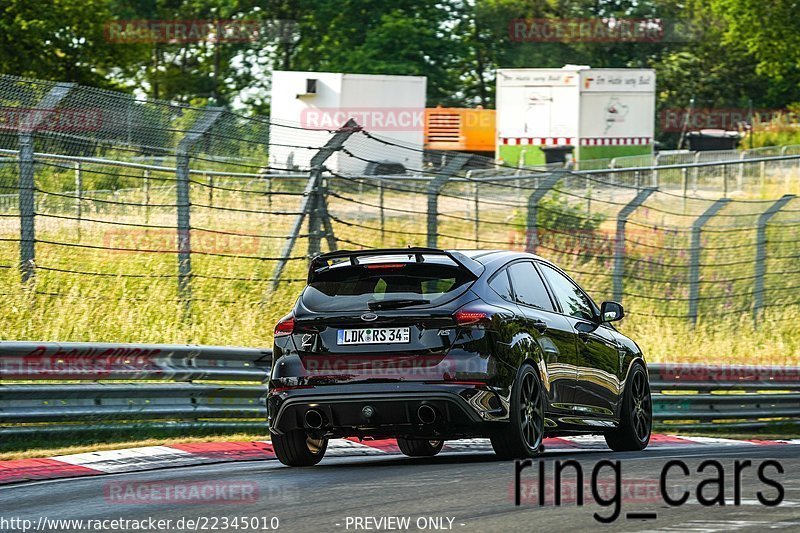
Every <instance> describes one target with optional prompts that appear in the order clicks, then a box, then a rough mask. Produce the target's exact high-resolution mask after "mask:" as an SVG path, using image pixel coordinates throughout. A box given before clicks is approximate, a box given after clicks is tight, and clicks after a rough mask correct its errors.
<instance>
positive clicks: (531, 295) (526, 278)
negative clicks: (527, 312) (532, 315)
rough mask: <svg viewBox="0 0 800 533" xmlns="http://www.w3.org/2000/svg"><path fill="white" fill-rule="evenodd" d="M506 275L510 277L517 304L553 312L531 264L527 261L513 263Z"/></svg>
mask: <svg viewBox="0 0 800 533" xmlns="http://www.w3.org/2000/svg"><path fill="white" fill-rule="evenodd" d="M508 273H509V275H510V276H511V286H512V287H513V289H514V294H515V295H516V299H517V302H519V303H521V304H524V305H530V306H533V307H538V308H540V309H545V310H547V311H554V310H555V309H554V308H553V303H552V302H551V301H550V296H548V294H547V289H545V287H544V282H543V281H542V278H540V277H539V273H538V272H536V268H535V267H534V266H533V263H531V262H529V261H525V262H522V263H514V264H513V265H511V266H510V267H508Z"/></svg>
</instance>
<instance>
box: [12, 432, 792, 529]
mask: <svg viewBox="0 0 800 533" xmlns="http://www.w3.org/2000/svg"><path fill="white" fill-rule="evenodd" d="M568 459H574V460H577V462H578V463H579V464H580V466H581V467H582V469H583V471H584V477H585V479H584V487H585V490H586V494H591V492H592V491H591V484H592V475H591V474H592V470H593V469H594V467H595V465H596V464H597V463H598V461H601V460H604V459H612V460H619V461H620V472H621V487H622V490H621V491H616V490H615V489H614V487H615V485H614V484H613V483H614V479H615V475H614V472H613V470H612V469H611V467H605V469H603V470H600V471H599V473H598V475H597V483H596V488H597V491H598V497H599V499H598V501H600V500H602V501H604V502H606V503H609V502H612V501H613V496H614V495H615V494H617V493H619V494H621V495H622V496H621V497H622V501H621V504H620V506H619V517H618V518H617V519H616V521H614V522H613V523H612V524H611V525H604V524H600V523H599V522H597V521H596V520H595V518H594V517H593V515H594V514H595V513H597V514H599V515H601V516H603V517H607V516H610V515H612V514H613V511H614V509H615V506H614V505H613V504H609V505H606V506H603V505H601V504H600V503H597V502H595V501H591V498H590V497H587V496H586V494H585V495H584V497H585V500H584V505H583V506H578V505H576V504H575V503H574V500H575V498H576V497H577V495H576V492H575V474H574V472H575V465H572V466H570V467H568V468H566V469H565V470H564V474H563V480H564V481H563V484H562V488H561V494H562V495H563V496H564V499H563V500H562V503H561V505H560V506H557V505H554V504H553V494H552V492H551V489H552V480H553V471H554V465H555V463H556V462H557V461H565V460H568ZM671 459H677V460H679V461H682V462H683V463H685V464H686V466H687V467H688V468H689V471H690V475H688V476H685V475H684V474H683V472H682V471H681V469H680V467H674V468H673V469H671V470H670V471H669V475H668V476H667V481H666V483H667V489H668V492H669V493H670V494H671V496H672V497H673V498H678V497H679V496H680V495H681V494H682V493H683V492H684V491H688V492H690V493H691V496H690V497H689V498H688V500H687V502H686V503H685V504H684V505H682V506H680V507H670V506H668V505H667V504H666V503H665V502H664V501H663V499H662V498H661V496H660V491H659V489H658V486H659V485H658V484H659V476H660V474H661V471H662V468H663V467H664V465H665V464H666V463H667V461H669V460H671ZM708 459H714V460H717V461H719V463H720V464H721V465H722V467H723V469H724V472H718V470H717V469H716V468H709V469H707V470H704V471H703V473H697V471H696V470H697V467H698V465H699V464H700V463H702V462H703V461H704V460H708ZM737 460H738V461H740V462H741V461H746V460H749V461H750V462H751V466H750V467H747V468H744V469H742V472H741V473H740V478H741V484H740V487H739V489H740V491H739V498H740V502H739V503H740V505H738V506H737V505H733V503H734V498H735V490H736V488H735V471H734V462H735V461H737ZM768 460H773V461H777V462H778V463H779V464H780V468H782V469H783V471H784V472H783V474H780V473H778V472H777V468H776V467H775V465H774V463H773V464H772V465H771V466H765V467H764V468H765V473H764V476H765V477H766V478H770V479H771V480H772V482H773V483H775V482H777V483H778V484H780V485H781V486H782V487H783V490H784V491H785V493H784V498H783V501H782V503H781V504H780V505H778V506H777V507H766V506H764V505H763V504H762V503H761V502H759V500H758V495H757V494H758V493H759V492H761V493H762V494H763V497H764V498H765V499H767V500H770V501H774V500H775V499H776V498H777V496H778V490H777V488H775V487H774V486H770V485H769V484H768V483H766V482H764V481H763V480H760V479H759V477H758V475H757V469H758V466H759V465H761V464H762V463H764V462H765V461H768ZM542 462H543V463H544V467H545V480H546V483H545V495H546V496H545V501H546V504H545V505H544V506H540V505H539V504H538V502H537V498H536V495H535V492H534V491H535V489H536V487H537V479H538V476H537V471H538V470H537V469H538V467H539V464H538V462H537V463H535V466H534V467H533V468H528V469H525V470H523V471H522V473H521V480H522V490H521V498H522V501H521V505H520V506H519V507H517V506H515V505H514V496H515V491H514V473H515V464H514V462H510V461H499V460H497V459H495V457H494V455H493V454H492V453H490V452H488V451H485V448H484V449H481V448H480V447H479V448H478V449H476V450H475V451H468V452H466V453H465V452H463V451H462V452H461V453H452V452H451V453H444V452H443V453H442V454H441V455H439V456H438V457H434V458H430V459H427V458H426V459H412V458H406V457H404V456H399V455H367V456H361V457H353V456H346V457H326V459H325V460H323V462H322V463H321V464H319V465H318V466H316V467H311V468H287V467H284V466H282V465H280V464H279V463H278V462H277V461H274V460H272V461H246V462H238V463H227V464H214V465H200V466H189V467H179V468H170V469H162V470H153V471H149V472H141V473H128V474H110V475H102V476H93V477H84V478H74V479H60V480H50V481H38V482H30V483H25V484H19V485H9V486H5V487H0V508H2V509H3V510H4V512H3V516H4V517H17V518H19V519H27V520H30V521H31V523H30V524H33V525H32V526H30V525H29V527H31V529H30V530H37V529H35V528H36V527H38V528H39V529H38V531H78V530H80V529H77V528H76V527H75V526H73V527H72V528H62V529H55V528H52V527H51V528H50V529H47V528H44V526H43V525H42V523H41V522H40V520H41V519H42V517H44V518H45V519H50V520H52V519H83V520H87V519H116V518H126V519H133V520H146V519H149V518H152V519H154V520H158V519H162V520H165V519H171V520H172V521H173V522H172V523H171V525H170V526H169V527H168V528H167V529H166V530H167V531H181V530H187V531H188V530H207V531H213V530H214V529H213V528H212V526H216V528H217V530H222V525H223V524H222V522H219V521H220V520H221V519H224V518H227V519H228V520H232V519H233V518H234V517H237V516H238V517H242V518H247V519H250V520H252V519H253V517H262V518H261V519H260V521H259V528H257V529H250V528H243V527H241V526H242V524H241V523H240V524H238V525H239V527H231V523H228V528H227V531H237V530H238V531H265V530H270V529H269V527H270V525H274V524H275V522H274V521H271V518H272V517H277V518H278V520H279V528H278V530H284V531H392V530H410V531H418V530H456V531H464V532H467V531H563V530H565V529H568V530H570V531H588V530H597V529H598V528H602V529H606V530H611V529H613V530H622V531H731V530H737V531H764V530H766V529H775V530H785V531H798V530H800V476H798V472H800V445H796V444H784V445H780V444H777V445H760V446H759V445H742V446H730V445H714V444H705V445H698V446H685V447H681V448H670V447H666V448H658V447H655V448H652V449H648V450H645V451H643V452H628V453H618V454H613V453H611V452H608V451H601V450H597V449H588V450H551V451H546V452H545V454H544V456H543V461H542ZM718 475H722V476H723V478H724V485H725V488H724V493H725V495H726V496H725V500H726V501H725V503H726V505H724V506H721V505H718V504H715V505H712V506H710V507H705V506H703V505H700V504H699V503H698V502H697V497H696V494H695V491H696V487H697V486H698V484H700V483H701V482H702V481H703V480H707V479H709V478H716V477H717V476H718ZM209 484H210V485H211V486H214V487H228V488H230V487H237V486H242V485H244V486H245V487H249V488H250V492H249V493H248V494H246V496H249V497H248V498H244V500H247V501H244V500H238V501H230V500H227V501H226V500H225V499H224V498H226V497H230V494H229V493H225V491H224V490H222V492H220V494H221V496H219V497H218V498H216V499H215V498H212V500H213V501H204V502H203V503H199V504H198V503H197V502H191V503H189V502H187V501H177V500H176V499H172V500H170V501H155V500H153V499H148V498H152V493H150V492H142V493H137V494H138V498H139V499H138V500H137V501H135V502H130V501H120V500H119V498H115V497H114V494H115V493H114V491H115V490H120V487H123V488H126V487H127V488H129V487H131V486H136V487H142V486H145V487H153V486H157V487H161V488H163V487H164V486H169V487H173V488H174V487H177V486H182V487H196V486H208V485H209ZM253 489H254V490H253ZM245 492H247V491H245ZM716 493H718V490H717V486H716V485H713V486H706V487H705V492H704V494H706V496H707V497H709V498H710V497H713V495H714V494H716ZM117 494H119V493H117ZM142 498H144V499H142ZM631 513H655V514H656V517H655V518H652V517H650V518H637V517H636V516H632V515H631ZM203 517H205V518H203ZM388 517H393V518H391V520H390V519H389V518H388ZM181 519H183V520H184V524H183V525H185V521H186V520H187V519H198V520H200V521H202V522H198V523H197V524H194V527H193V528H183V529H179V528H178V527H177V526H176V525H175V524H176V523H177V522H176V521H178V520H181ZM206 519H208V520H207V521H206ZM214 519H216V520H217V523H214ZM359 519H360V521H359ZM404 519H406V520H408V522H407V524H408V526H407V527H406V525H405V523H403V522H402V520H404ZM19 524H20V523H17V524H16V527H19ZM202 525H205V526H206V527H205V528H203V527H201V526H202ZM12 526H13V524H5V527H4V528H2V530H3V531H21V530H22V529H14V528H13V527H12ZM261 526H266V527H261ZM111 530H112V531H135V530H136V529H131V528H128V529H125V528H118V529H111ZM138 531H150V529H138Z"/></svg>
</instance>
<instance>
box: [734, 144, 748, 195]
mask: <svg viewBox="0 0 800 533" xmlns="http://www.w3.org/2000/svg"><path fill="white" fill-rule="evenodd" d="M746 157H747V152H746V151H745V150H742V151H741V152H740V153H739V173H738V174H737V176H736V189H737V190H738V191H740V192H741V191H743V190H744V160H745V158H746Z"/></svg>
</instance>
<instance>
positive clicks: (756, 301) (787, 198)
mask: <svg viewBox="0 0 800 533" xmlns="http://www.w3.org/2000/svg"><path fill="white" fill-rule="evenodd" d="M795 198H796V196H795V195H794V194H785V195H783V196H782V197H781V198H780V199H779V200H777V201H776V202H775V203H773V204H772V205H771V206H769V209H767V210H766V211H764V212H763V213H762V214H761V215H760V216H759V217H758V222H757V223H756V264H755V287H754V289H753V321H754V322H758V316H759V312H760V310H761V308H762V307H763V306H764V275H765V274H766V272H767V224H768V223H769V221H770V219H771V218H772V217H774V216H775V215H777V214H778V211H780V210H781V209H783V207H784V206H785V205H786V204H788V203H789V202H791V201H792V200H794V199H795Z"/></svg>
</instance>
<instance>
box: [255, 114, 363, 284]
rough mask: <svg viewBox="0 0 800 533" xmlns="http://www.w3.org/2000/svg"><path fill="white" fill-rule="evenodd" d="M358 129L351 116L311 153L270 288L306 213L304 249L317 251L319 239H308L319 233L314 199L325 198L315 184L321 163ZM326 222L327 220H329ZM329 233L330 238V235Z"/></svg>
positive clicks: (276, 279)
mask: <svg viewBox="0 0 800 533" xmlns="http://www.w3.org/2000/svg"><path fill="white" fill-rule="evenodd" d="M360 129H361V127H360V126H359V125H358V123H356V121H355V120H353V119H352V118H351V119H349V120H348V121H347V122H346V123H345V125H344V126H342V127H341V128H339V130H337V131H336V133H334V134H333V137H331V138H330V139H328V142H327V143H325V146H323V147H322V148H320V150H319V152H317V153H316V154H314V156H313V157H312V158H311V162H310V165H311V172H310V173H309V178H308V182H307V183H306V188H305V189H304V190H303V200H302V202H301V204H300V212H299V213H298V215H297V218H296V219H295V220H294V224H293V225H292V229H291V232H290V233H289V237H288V238H287V239H286V244H284V245H283V250H281V256H280V258H279V259H278V262H277V263H276V264H275V270H274V272H273V274H272V283H271V284H270V292H275V289H276V288H277V287H278V283H279V281H280V279H281V275H283V270H284V269H285V268H286V263H288V262H289V258H290V257H291V253H292V249H293V248H294V244H295V242H297V236H298V235H299V234H300V230H301V229H302V227H303V221H304V220H305V218H306V217H308V234H309V241H308V253H309V254H311V253H312V252H314V251H315V249H316V252H317V253H318V252H319V240H317V241H316V242H312V239H319V236H318V235H315V234H316V233H317V231H318V226H319V216H318V214H317V213H315V211H316V210H317V209H319V208H320V206H319V204H318V201H319V202H320V203H322V204H324V203H325V198H320V196H319V188H320V187H321V186H322V184H321V183H320V181H321V176H322V169H323V163H325V161H327V160H328V158H329V157H330V156H332V155H333V153H334V152H336V151H337V150H341V149H342V146H344V143H345V141H346V140H347V139H349V138H350V136H351V135H353V134H354V133H355V132H356V131H359V130H360ZM327 222H328V224H330V220H328V221H327ZM330 237H331V239H332V238H333V235H331V236H330ZM328 242H329V244H330V242H331V241H330V240H329V241H328ZM310 258H311V257H310Z"/></svg>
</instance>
